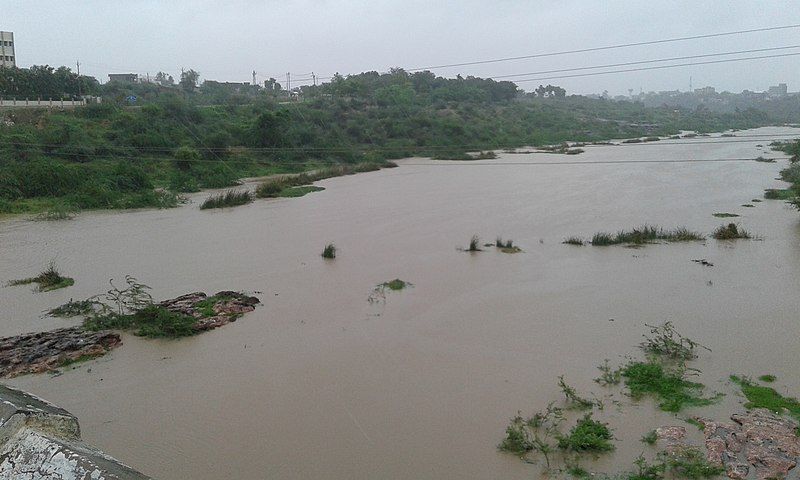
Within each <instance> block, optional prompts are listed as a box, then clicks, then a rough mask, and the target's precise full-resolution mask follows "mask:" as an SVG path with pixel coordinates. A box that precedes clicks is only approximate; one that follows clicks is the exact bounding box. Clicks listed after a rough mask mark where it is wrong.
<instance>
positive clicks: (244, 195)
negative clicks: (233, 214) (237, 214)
mask: <svg viewBox="0 0 800 480" xmlns="http://www.w3.org/2000/svg"><path fill="white" fill-rule="evenodd" d="M252 201H253V194H252V193H250V192H248V191H246V190H227V191H225V192H223V193H217V194H214V195H211V196H209V197H208V198H206V199H205V201H203V203H202V204H201V205H200V210H208V209H209V208H225V207H236V206H239V205H245V204H247V203H250V202H252Z"/></svg>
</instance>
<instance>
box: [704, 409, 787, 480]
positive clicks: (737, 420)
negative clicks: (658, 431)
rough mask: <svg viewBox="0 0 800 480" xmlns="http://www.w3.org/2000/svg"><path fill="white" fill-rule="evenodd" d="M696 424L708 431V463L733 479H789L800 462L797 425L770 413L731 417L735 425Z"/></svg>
mask: <svg viewBox="0 0 800 480" xmlns="http://www.w3.org/2000/svg"><path fill="white" fill-rule="evenodd" d="M696 420H697V421H698V422H700V423H701V424H702V425H703V427H704V430H703V432H704V434H705V444H706V451H707V453H706V459H707V460H708V462H709V463H711V464H712V465H717V466H722V467H724V468H725V470H726V472H727V475H728V477H729V478H733V479H744V478H749V477H748V475H749V474H750V473H753V474H754V477H755V478H757V479H759V480H766V479H781V478H786V477H787V475H788V474H789V471H790V470H792V469H793V468H795V466H796V465H797V461H798V459H799V458H800V437H798V435H797V428H798V424H797V422H795V421H794V420H792V419H789V418H784V417H781V416H779V415H776V414H774V413H772V412H770V411H769V410H766V409H762V408H756V409H753V410H751V411H749V412H747V413H744V414H734V415H731V420H733V422H734V423H724V422H714V421H712V420H708V419H705V418H700V417H696ZM751 470H752V472H751Z"/></svg>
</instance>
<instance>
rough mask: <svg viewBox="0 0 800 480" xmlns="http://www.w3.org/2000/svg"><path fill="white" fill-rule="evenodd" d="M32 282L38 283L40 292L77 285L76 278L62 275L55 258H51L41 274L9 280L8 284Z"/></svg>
mask: <svg viewBox="0 0 800 480" xmlns="http://www.w3.org/2000/svg"><path fill="white" fill-rule="evenodd" d="M31 283H36V284H38V285H39V287H38V290H39V291H40V292H49V291H50V290H57V289H59V288H66V287H70V286H72V285H75V280H73V279H72V278H69V277H65V276H63V275H61V272H59V271H58V267H57V266H56V262H55V260H50V263H48V264H47V268H45V269H44V270H42V271H41V272H40V273H39V275H37V276H35V277H30V278H23V279H20V280H12V281H10V282H8V286H16V285H29V284H31Z"/></svg>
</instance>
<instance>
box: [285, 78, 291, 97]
mask: <svg viewBox="0 0 800 480" xmlns="http://www.w3.org/2000/svg"><path fill="white" fill-rule="evenodd" d="M286 95H287V96H288V97H289V99H290V100H291V99H292V74H291V72H286Z"/></svg>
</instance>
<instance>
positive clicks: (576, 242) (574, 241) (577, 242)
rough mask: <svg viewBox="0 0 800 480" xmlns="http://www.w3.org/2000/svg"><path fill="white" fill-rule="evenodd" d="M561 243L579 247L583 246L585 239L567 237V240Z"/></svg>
mask: <svg viewBox="0 0 800 480" xmlns="http://www.w3.org/2000/svg"><path fill="white" fill-rule="evenodd" d="M561 243H564V244H566V245H578V246H583V243H584V242H583V239H582V238H581V237H574V236H573V237H567V238H565V239H564V241H563V242H561Z"/></svg>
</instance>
